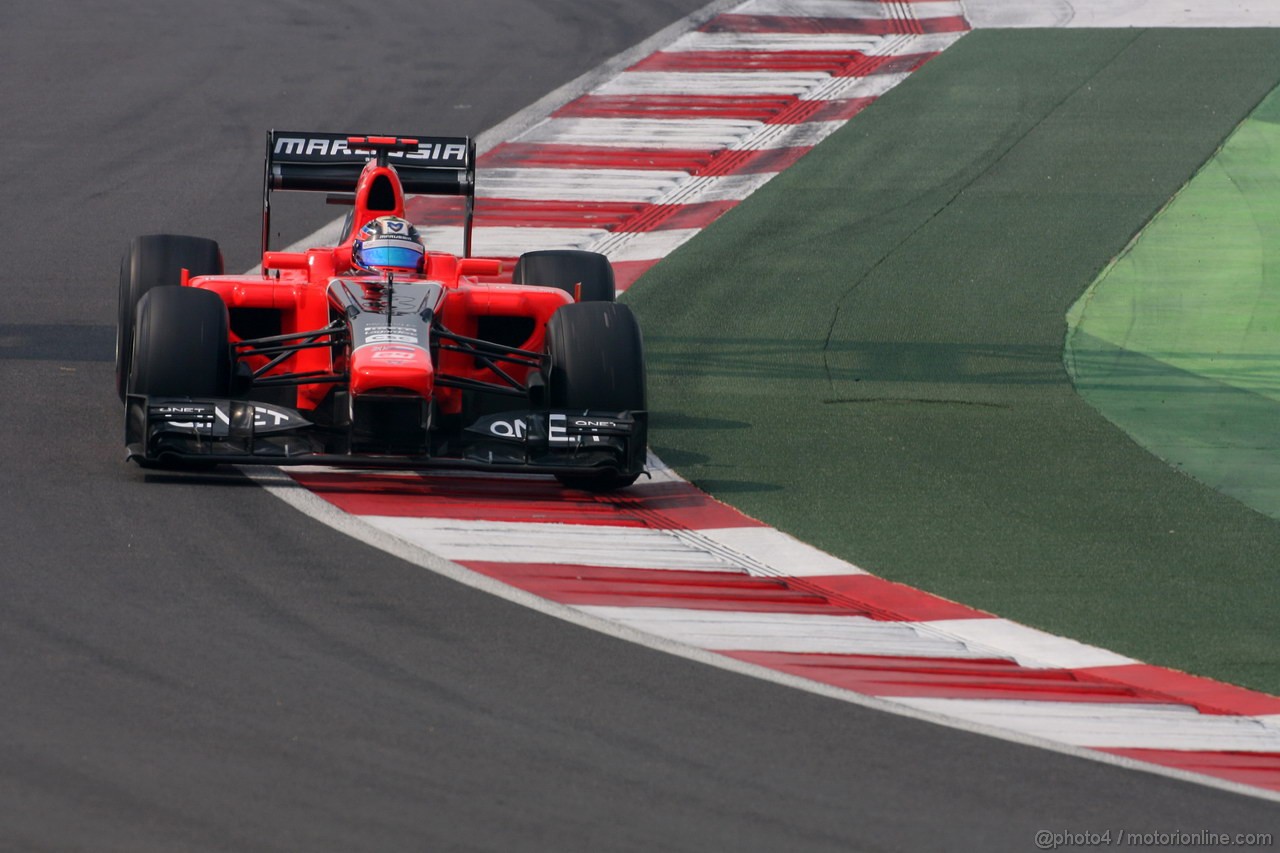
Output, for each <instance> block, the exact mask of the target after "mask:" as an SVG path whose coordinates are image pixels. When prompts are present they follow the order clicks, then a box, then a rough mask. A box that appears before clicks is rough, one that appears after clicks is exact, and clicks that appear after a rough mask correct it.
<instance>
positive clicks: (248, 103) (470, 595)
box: [0, 0, 1276, 851]
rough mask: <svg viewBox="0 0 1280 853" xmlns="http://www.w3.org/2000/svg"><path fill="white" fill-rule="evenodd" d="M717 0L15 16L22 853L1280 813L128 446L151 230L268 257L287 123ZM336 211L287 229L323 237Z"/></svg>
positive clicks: (520, 67) (988, 828)
mask: <svg viewBox="0 0 1280 853" xmlns="http://www.w3.org/2000/svg"><path fill="white" fill-rule="evenodd" d="M701 5H702V4H701V2H700V0H665V1H664V0H645V2H639V3H626V4H623V3H610V4H601V3H595V2H591V0H543V1H542V2H533V3H516V2H511V0H470V2H467V3H456V4H443V3H431V2H427V3H414V2H407V1H406V0H388V2H384V3H380V4H357V3H349V2H341V0H310V2H305V3H303V2H294V1H293V0H288V1H287V2H278V3H271V4H261V3H249V2H243V1H242V0H232V2H222V3H216V4H214V3H204V2H194V0H178V2H165V3H161V2H137V1H136V0H134V2H129V1H128V0H122V2H118V3H111V4H82V3H73V2H69V0H53V2H47V3H40V4H25V5H20V6H17V7H15V8H12V9H9V10H6V12H5V25H4V42H5V48H4V50H3V51H0V72H2V74H3V79H4V81H5V83H4V85H3V87H0V114H2V115H3V117H4V118H3V121H0V143H2V145H3V152H4V156H3V157H2V158H0V186H3V187H4V203H3V205H0V224H2V225H3V232H2V233H4V234H5V236H6V250H7V259H6V263H5V264H4V272H3V273H0V384H2V386H3V389H4V394H3V396H2V397H0V429H2V430H3V436H4V440H3V442H2V443H0V850H4V851H8V850H15V851H38V850H54V851H70V850H92V851H111V850H119V851H178V850H236V851H248V850H308V851H327V850H333V851H362V850H369V851H388V850H440V849H448V850H637V851H641V850H643V851H648V850H699V851H706V850H771V851H772V850H813V851H822V850H832V851H835V850H842V851H845V850H932V849H948V850H987V851H991V850H1030V849H1033V847H1034V837H1035V833H1036V832H1037V831H1039V830H1048V831H1052V832H1094V831H1096V832H1101V831H1103V830H1104V829H1107V828H1113V829H1114V828H1116V827H1121V828H1123V829H1125V830H1127V831H1134V832H1139V831H1144V832H1145V831H1169V830H1171V829H1189V830H1196V829H1209V830H1213V831H1218V832H1228V831H1240V832H1260V831H1267V830H1270V829H1273V828H1274V826H1275V814H1276V812H1275V805H1274V804H1272V803H1265V802H1261V801H1256V800H1252V799H1249V798H1245V797H1241V796H1236V795H1232V794H1229V793H1225V792H1221V791H1217V790H1212V789H1206V788H1201V787H1197V786H1195V785H1191V784H1187V783H1183V782H1179V781H1174V780H1170V779H1166V778H1162V777H1157V776H1153V775H1148V774H1143V773H1138V772H1133V771H1129V770H1125V769H1122V768H1117V767H1111V766H1106V765H1102V764H1097V763H1093V762H1090V761H1087V760H1083V759H1079V758H1073V757H1068V756H1062V755H1057V754H1050V753H1045V752H1041V751H1038V750H1035V749H1031V748H1027V747H1023V746H1018V745H1014V744H1009V743H1005V742H1001V741H995V740H990V739H987V738H983V737H979V736H976V735H970V734H964V733H960V732H956V731H952V730H948V729H944V728H940V727H936V726H931V725H928V724H924V723H919V722H915V721H912V720H908V719H904V718H898V717H893V716H888V715H884V714H880V713H875V712H871V711H868V710H865V709H862V708H859V707H856V706H853V705H849V704H846V703H842V702H838V701H835V700H831V699H825V698H821V697H817V696H813V695H809V694H806V693H802V692H798V691H793V690H788V689H785V688H782V687H779V686H776V685H772V684H768V683H764V682H760V681H756V680H753V679H749V678H746V677H742V676H738V675H734V674H730V673H726V672H723V671H720V670H716V669H712V668H709V667H705V666H701V665H698V664H695V663H692V662H689V661H685V660H682V659H677V658H673V657H669V656H665V655H662V654H659V653H656V652H653V651H650V650H647V649H643V648H639V647H636V646H632V645H629V644H626V643H623V642H620V641H618V640H614V639H610V638H607V637H603V636H600V635H596V634H594V633H591V632H589V631H586V630H584V629H581V628H577V627H574V626H570V625H567V624H564V623H561V622H559V621H557V620H554V619H551V618H549V617H546V616H543V615H539V614H537V613H534V612H530V611H526V610H523V609H521V608H519V607H517V606H515V605H513V604H510V603H508V602H505V601H501V600H497V599H494V598H491V597H488V596H486V595H484V594H482V593H479V592H477V591H474V590H471V589H469V588H464V587H462V586H459V585H457V584H455V583H453V582H451V581H448V580H446V579H443V578H441V577H438V576H435V575H433V574H431V573H429V572H426V571H424V570H422V569H419V568H415V567H413V566H410V565H407V564H405V563H403V562H401V561H399V560H397V559H395V558H393V557H390V556H388V555H385V554H383V553H382V552H379V551H376V550H373V549H371V548H368V547H366V546H364V545H362V544H359V543H357V542H355V541H352V540H349V539H346V538H345V537H343V536H342V535H340V534H338V533H336V532H334V531H332V530H330V529H328V528H325V527H322V526H320V525H319V524H317V523H315V522H313V521H312V520H310V519H308V518H306V517H303V516H301V515H299V514H297V513H296V512H294V511H293V510H291V509H290V508H288V507H287V506H285V505H284V504H283V503H281V502H280V501H278V500H276V499H275V498H273V497H271V496H269V495H268V494H266V493H265V492H263V491H261V490H260V489H259V488H258V487H256V486H254V485H251V484H249V483H248V482H247V481H245V480H244V479H242V478H240V477H239V476H237V475H234V474H228V475H219V476H205V477H183V476H144V474H143V472H141V471H140V470H138V469H136V468H135V467H132V466H130V465H126V464H125V463H124V461H123V448H122V446H121V432H122V430H121V423H120V421H121V411H120V404H119V401H118V400H117V398H116V395H115V390H114V384H113V365H112V357H113V356H112V352H113V340H114V334H115V331H114V325H113V324H114V316H115V310H116V309H115V299H116V278H117V269H118V263H119V256H120V254H121V252H122V251H123V250H124V248H125V246H126V245H127V243H128V241H129V240H130V239H131V238H132V237H133V236H134V235H136V234H140V233H153V232H158V231H171V232H179V233H191V234H196V235H201V236H208V237H213V238H215V239H218V240H219V241H220V242H221V243H222V246H223V251H224V253H225V255H226V259H227V267H228V269H232V270H235V269H245V268H248V267H250V266H252V265H253V264H254V263H255V262H256V258H255V253H256V251H257V244H258V230H259V200H260V186H261V170H262V159H261V158H262V148H263V138H264V134H265V131H266V130H267V129H269V128H271V127H278V128H287V129H295V128H297V129H317V130H351V131H371V132H424V131H438V132H440V133H472V134H474V133H478V132H480V131H483V130H485V129H486V128H488V127H490V126H492V125H494V124H496V123H497V122H499V121H500V120H502V119H504V118H506V117H507V116H509V115H511V114H512V113H514V112H515V111H517V110H518V109H520V108H522V107H524V106H526V105H528V104H529V103H531V102H533V101H535V100H536V99H537V98H539V97H541V96H542V95H544V94H545V93H547V92H549V91H551V90H552V89H554V88H555V87H557V86H558V85H560V84H562V83H564V82H567V81H568V80H570V79H572V78H574V77H575V76H577V75H578V74H581V73H583V72H585V71H587V70H589V69H591V68H593V67H595V66H596V65H598V64H599V63H600V62H602V61H603V60H605V59H607V58H608V57H610V56H612V55H613V54H615V53H617V52H618V51H621V50H624V49H626V48H627V47H629V46H631V45H633V44H634V43H636V42H639V41H640V40H642V39H643V38H645V37H647V36H649V35H650V34H652V33H654V32H656V31H657V30H659V29H661V28H662V27H664V26H666V25H668V24H670V23H672V22H674V21H675V20H677V19H679V18H681V17H682V16H683V15H685V14H687V13H689V12H692V11H694V10H695V9H697V8H698V7H699V6H701ZM332 216H333V209H327V210H326V209H319V210H316V211H314V212H303V211H299V212H298V216H297V219H296V220H295V222H294V223H293V224H292V225H286V223H283V222H278V223H277V224H278V225H280V226H281V233H280V239H281V240H283V241H285V242H288V241H291V240H295V239H298V238H300V237H302V236H304V235H306V234H308V233H310V231H311V230H313V229H314V228H315V227H316V226H318V225H320V224H323V223H324V222H325V221H327V220H328V219H329V218H331V217H332Z"/></svg>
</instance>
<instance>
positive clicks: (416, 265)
mask: <svg viewBox="0 0 1280 853" xmlns="http://www.w3.org/2000/svg"><path fill="white" fill-rule="evenodd" d="M426 257H427V250H426V249H425V248H423V245H422V238H421V237H419V236H418V229H417V228H414V227H413V223H411V222H410V221H409V220H407V219H401V218H400V217H398V216H379V217H378V218H377V219H371V220H370V221H368V222H366V223H365V225H364V227H363V228H361V229H360V232H359V233H358V234H356V239H355V242H353V243H352V244H351V260H352V262H353V263H354V264H355V265H356V266H357V267H359V268H360V269H365V270H374V271H377V272H383V271H386V270H392V271H396V272H422V269H423V266H424V265H425V262H426Z"/></svg>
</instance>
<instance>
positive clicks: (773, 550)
mask: <svg viewBox="0 0 1280 853" xmlns="http://www.w3.org/2000/svg"><path fill="white" fill-rule="evenodd" d="M682 535H685V536H688V537H690V538H693V537H696V539H698V540H701V541H707V542H712V543H715V545H717V546H719V547H722V548H725V549H728V550H729V551H731V552H734V553H737V554H743V555H745V556H746V557H747V558H749V560H750V561H751V563H752V564H753V567H752V568H751V569H750V571H751V573H752V574H757V575H761V576H769V577H816V576H820V575H865V574H867V572H866V571H864V570H863V569H860V568H858V567H857V566H855V565H854V564H853V563H850V562H848V561H846V560H842V559H840V558H839V557H833V556H832V555H830V554H828V553H826V552H825V551H820V550H818V549H817V548H815V547H813V546H812V545H808V544H805V543H804V542H801V541H800V540H799V539H796V538H795V537H794V536H789V535H787V534H786V533H783V532H782V531H781V530H775V529H774V528H772V527H725V528H717V529H710V530H690V531H682Z"/></svg>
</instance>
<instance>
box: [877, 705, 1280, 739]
mask: <svg viewBox="0 0 1280 853" xmlns="http://www.w3.org/2000/svg"><path fill="white" fill-rule="evenodd" d="M890 698H891V700H892V701H894V702H898V703H901V704H903V705H908V706H910V707H912V708H918V709H920V710H924V711H931V712H933V713H937V714H945V715H946V716H948V717H954V718H958V719H962V720H967V721H969V722H972V723H978V724H981V725H986V726H995V727H998V728H1002V729H1009V730H1013V731H1016V732H1020V733H1022V734H1027V735H1032V736H1034V737H1042V738H1048V739H1049V740H1056V741H1059V742H1064V743H1069V744H1072V745H1074V746H1085V747H1095V748H1111V749H1122V748H1128V749H1184V750H1212V751H1240V752H1280V729H1277V728H1275V727H1273V726H1269V725H1267V724H1266V723H1265V722H1263V721H1262V720H1261V719H1259V718H1257V717H1239V716H1230V715H1223V714H1201V713H1199V712H1198V711H1196V709H1195V708H1192V707H1191V706H1189V705H1164V704H1151V705H1146V704H1133V703H1122V702H1115V703H1100V702H1036V701H1019V700H1005V699H939V698H932V697H901V698H899V697H890Z"/></svg>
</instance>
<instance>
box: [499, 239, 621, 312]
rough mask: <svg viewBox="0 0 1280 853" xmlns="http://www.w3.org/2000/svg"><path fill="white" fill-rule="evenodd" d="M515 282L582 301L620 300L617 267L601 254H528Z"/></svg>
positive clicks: (519, 262)
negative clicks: (551, 289) (615, 276)
mask: <svg viewBox="0 0 1280 853" xmlns="http://www.w3.org/2000/svg"><path fill="white" fill-rule="evenodd" d="M511 281H512V282H513V283H514V284H536V285H538V286H540V287H555V288H558V289H560V290H563V291H565V292H566V293H568V294H569V295H570V296H573V297H574V299H575V300H577V301H578V302H613V301H614V300H615V299H616V298H617V285H616V284H615V282H614V277H613V265H612V264H610V263H609V259H608V258H606V257H605V256H604V255H602V254H600V253H599V252H586V251H582V250H580V249H543V250H540V251H537V252H525V253H524V254H523V255H521V256H520V257H519V259H518V260H516V268H515V270H513V271H512V273H511ZM575 294H576V295H575Z"/></svg>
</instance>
